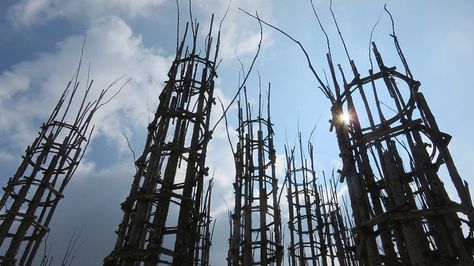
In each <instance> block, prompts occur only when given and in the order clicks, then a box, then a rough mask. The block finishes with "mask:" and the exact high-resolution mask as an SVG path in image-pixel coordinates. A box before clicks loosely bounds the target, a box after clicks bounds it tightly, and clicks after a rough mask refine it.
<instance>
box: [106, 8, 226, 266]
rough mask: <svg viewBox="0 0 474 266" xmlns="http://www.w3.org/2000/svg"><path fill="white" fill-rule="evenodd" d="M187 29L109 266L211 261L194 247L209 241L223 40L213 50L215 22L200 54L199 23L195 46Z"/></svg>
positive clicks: (194, 33)
mask: <svg viewBox="0 0 474 266" xmlns="http://www.w3.org/2000/svg"><path fill="white" fill-rule="evenodd" d="M192 20H193V19H192V17H191V21H192ZM188 25H189V24H187V26H186V30H185V32H184V37H183V39H182V41H181V43H180V44H179V46H178V47H177V49H176V57H175V59H174V61H173V63H172V65H171V68H170V71H169V72H168V78H169V80H168V81H167V82H166V86H165V87H164V88H163V91H162V92H161V95H160V103H159V105H158V109H157V111H156V113H155V117H154V119H153V121H152V122H151V123H150V124H149V125H148V136H147V139H146V143H145V148H144V150H143V154H142V155H141V156H140V157H139V158H138V159H137V161H136V167H137V172H136V174H135V176H134V179H133V183H132V188H131V190H130V194H129V196H128V197H127V199H126V200H125V201H124V202H123V203H122V210H123V212H124V214H123V220H122V222H121V223H120V225H119V229H118V231H117V240H116V244H115V248H114V250H113V251H112V253H111V254H110V255H109V256H107V257H106V258H105V259H104V264H105V265H126V266H130V265H157V264H160V265H192V264H193V262H196V263H198V264H199V263H201V262H202V261H205V260H207V259H208V258H207V257H208V256H207V255H205V256H204V257H203V256H202V254H201V251H199V252H198V251H196V246H197V245H198V246H199V245H202V236H203V234H204V235H206V237H207V233H205V232H202V230H206V229H205V226H202V225H203V223H204V224H206V223H207V222H208V221H207V219H208V218H206V215H208V214H209V212H208V210H209V206H208V207H207V210H206V211H205V213H203V212H202V211H203V209H202V204H203V200H205V199H203V198H202V195H203V186H204V177H205V176H207V175H208V168H207V167H206V166H205V160H206V152H207V144H208V142H209V140H210V138H211V132H210V130H209V126H210V115H211V107H212V105H213V104H214V97H213V93H214V79H215V78H216V58H217V54H218V49H219V36H218V37H217V42H216V47H215V49H213V47H212V45H213V41H214V39H213V37H212V20H211V26H210V28H209V33H208V35H207V37H206V40H205V42H204V45H205V47H204V50H203V51H202V52H203V54H200V53H201V52H200V50H199V49H198V47H197V44H198V43H197V40H198V28H199V24H195V23H193V22H191V33H192V35H191V44H190V46H187V45H186V40H187V38H186V36H187V33H188ZM206 245H207V244H206Z"/></svg>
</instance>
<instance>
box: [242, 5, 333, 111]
mask: <svg viewBox="0 0 474 266" xmlns="http://www.w3.org/2000/svg"><path fill="white" fill-rule="evenodd" d="M239 10H240V11H242V12H244V13H245V14H247V15H248V16H250V17H253V18H255V19H257V20H258V21H259V22H261V23H263V24H265V25H267V26H268V27H270V28H272V29H274V30H276V31H278V32H280V33H281V34H283V35H284V36H285V37H287V38H288V39H290V40H291V41H293V42H294V43H296V44H297V45H298V46H299V48H300V49H301V51H302V52H303V53H304V55H305V58H306V61H307V62H308V66H309V68H310V70H311V72H312V73H313V76H314V77H315V78H316V80H317V81H318V83H319V85H320V87H318V88H319V89H320V90H321V91H322V93H323V94H324V95H325V96H326V97H327V98H328V99H329V100H330V101H331V103H334V102H335V99H334V96H333V95H332V92H331V91H330V90H329V89H328V88H327V87H326V85H324V82H323V81H322V80H321V78H320V77H319V75H318V74H317V73H316V70H315V69H314V67H313V64H312V63H311V59H309V55H308V52H307V51H306V49H304V47H303V45H302V44H301V42H300V41H298V40H296V39H295V38H293V37H292V36H291V35H289V34H288V33H286V32H285V31H283V30H281V29H280V28H278V27H276V26H273V25H271V24H270V23H268V22H266V21H264V20H262V19H260V18H258V17H255V16H254V15H252V14H250V13H248V12H247V11H245V10H243V9H241V8H239Z"/></svg>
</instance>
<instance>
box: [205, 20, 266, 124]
mask: <svg viewBox="0 0 474 266" xmlns="http://www.w3.org/2000/svg"><path fill="white" fill-rule="evenodd" d="M255 13H256V12H255ZM256 18H257V20H258V24H259V26H260V40H259V42H258V46H257V52H256V53H255V56H254V57H253V60H252V63H251V64H250V68H249V70H248V71H247V74H246V75H245V78H244V80H243V81H242V84H241V85H240V86H239V89H238V90H237V92H236V93H235V96H234V98H232V101H230V103H229V105H228V106H227V107H226V108H225V111H224V112H223V114H222V116H221V117H220V118H219V119H218V120H217V122H216V124H215V125H214V127H212V130H211V131H210V132H214V130H215V129H216V128H217V126H218V125H219V123H220V122H221V121H222V119H223V118H224V116H225V115H226V114H227V112H228V111H229V108H230V107H231V106H232V104H233V103H234V102H235V100H236V99H237V97H238V96H239V94H240V91H241V90H242V88H243V87H245V83H246V82H247V79H248V77H249V76H250V73H251V72H252V69H253V66H254V64H255V61H256V60H257V57H258V55H259V53H260V48H261V46H262V40H263V28H262V23H261V20H260V19H259V18H258V13H256Z"/></svg>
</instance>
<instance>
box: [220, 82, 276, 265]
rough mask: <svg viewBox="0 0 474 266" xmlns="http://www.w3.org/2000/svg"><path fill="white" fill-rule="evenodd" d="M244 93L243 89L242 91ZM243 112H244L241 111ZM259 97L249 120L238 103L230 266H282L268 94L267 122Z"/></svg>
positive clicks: (248, 114)
mask: <svg viewBox="0 0 474 266" xmlns="http://www.w3.org/2000/svg"><path fill="white" fill-rule="evenodd" d="M244 91H245V89H244ZM243 108H245V110H243ZM263 112H264V111H262V97H261V95H260V96H259V105H258V113H257V114H256V117H252V111H251V107H250V105H249V103H248V102H247V95H246V93H245V105H244V106H243V107H242V106H241V105H240V101H239V126H238V129H237V132H238V143H237V146H236V150H235V153H234V162H235V168H236V174H235V183H234V192H235V207H234V213H233V214H232V228H231V232H230V233H231V236H230V239H229V241H230V249H229V257H228V258H227V260H228V264H229V265H281V263H282V258H283V247H282V244H281V242H282V239H281V218H280V207H279V204H278V201H277V196H278V195H277V194H278V179H277V178H276V176H275V160H276V157H275V149H274V147H273V134H274V132H273V129H272V123H271V119H270V91H269V93H268V105H267V118H264V117H263V115H264V113H263Z"/></svg>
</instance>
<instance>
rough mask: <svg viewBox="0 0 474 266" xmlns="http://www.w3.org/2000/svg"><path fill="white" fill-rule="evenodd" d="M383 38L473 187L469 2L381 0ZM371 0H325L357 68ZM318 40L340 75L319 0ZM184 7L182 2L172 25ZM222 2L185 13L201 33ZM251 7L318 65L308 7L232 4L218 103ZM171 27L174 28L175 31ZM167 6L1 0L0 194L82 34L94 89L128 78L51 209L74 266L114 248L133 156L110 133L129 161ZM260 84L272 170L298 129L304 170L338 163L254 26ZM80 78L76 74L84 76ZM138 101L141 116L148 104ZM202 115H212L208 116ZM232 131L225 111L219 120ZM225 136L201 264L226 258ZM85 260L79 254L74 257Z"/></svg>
mask: <svg viewBox="0 0 474 266" xmlns="http://www.w3.org/2000/svg"><path fill="white" fill-rule="evenodd" d="M386 3H387V6H388V8H389V9H390V11H391V12H392V14H393V15H394V17H395V22H396V31H397V34H398V37H399V40H400V42H401V46H402V48H403V49H404V52H405V56H406V57H407V60H408V63H409V65H410V67H411V69H412V72H413V74H414V76H415V79H417V80H419V81H421V83H422V87H421V90H422V91H423V92H424V94H425V96H426V98H427V100H428V102H429V104H430V106H431V108H432V110H433V112H434V114H435V116H436V117H437V120H438V123H439V125H440V127H441V129H442V130H444V131H445V132H447V133H449V134H451V135H453V140H452V141H451V144H450V147H451V151H452V153H453V156H454V159H455V160H456V162H457V166H458V168H459V170H460V173H461V175H462V176H463V177H464V179H466V180H468V181H470V183H472V181H473V178H472V177H473V176H474V168H473V167H472V163H473V162H474V158H473V155H472V151H471V149H472V147H474V139H473V138H472V137H471V136H472V134H471V132H472V130H473V122H474V118H473V115H474V110H473V107H472V105H471V101H472V99H473V96H474V95H473V94H474V90H473V85H472V81H471V79H470V78H471V77H472V74H473V73H474V49H473V48H472V43H473V41H474V17H473V16H472V14H473V13H474V2H472V1H469V0H463V1H461V0H460V1H451V2H448V1H439V0H437V1H427V0H424V1H408V0H398V1H387V2H386ZM383 4H384V3H383V2H381V1H375V0H371V1H369V0H360V1H342V0H334V10H335V12H336V16H337V18H338V20H339V24H340V27H341V29H342V32H343V34H344V37H345V40H346V43H347V44H348V48H349V52H350V54H351V56H352V58H353V59H354V60H355V61H356V63H357V65H358V68H359V70H360V71H361V73H363V74H364V73H367V69H368V68H369V61H368V43H369V37H370V31H371V29H372V26H373V25H374V23H375V22H376V21H377V18H378V16H379V13H380V11H381V9H382V8H383ZM315 5H316V8H317V10H318V13H319V15H320V16H321V19H322V22H323V24H324V25H325V27H326V30H327V31H328V33H329V35H330V40H331V44H332V50H333V55H334V59H335V61H336V63H341V64H342V65H343V67H344V68H345V69H348V66H347V64H346V60H345V57H344V54H343V53H342V52H343V50H342V46H341V44H340V42H339V39H338V37H337V31H336V29H335V27H334V24H333V23H332V18H331V17H330V13H329V9H328V8H329V1H326V0H324V1H315ZM186 6H187V1H181V8H182V12H181V14H182V21H183V20H184V18H183V17H184V16H185V10H184V8H186ZM226 6H227V1H219V0H207V1H205V0H199V1H198V0H196V1H193V8H194V15H195V16H196V17H198V19H199V21H200V22H201V23H202V24H203V25H204V26H205V25H207V24H208V23H209V19H210V14H211V13H212V12H214V13H215V14H216V18H219V19H220V17H221V16H222V15H223V14H224V11H225V8H226ZM238 7H241V8H243V9H245V10H248V11H250V12H254V11H258V12H259V15H260V17H262V18H263V19H265V20H267V21H269V22H271V23H273V24H274V25H278V26H279V27H281V28H282V29H284V30H286V31H287V32H288V33H290V34H292V35H293V36H294V37H295V38H297V39H298V40H300V41H301V42H302V43H303V45H304V46H305V47H306V49H307V50H308V52H309V53H310V56H311V59H312V60H313V63H314V64H315V66H316V68H317V71H319V72H322V69H323V68H326V64H325V63H324V62H325V53H326V43H325V39H324V38H323V37H324V36H323V35H322V33H321V31H320V29H319V27H318V25H317V22H316V20H315V18H314V16H313V13H312V11H311V6H310V4H309V1H290V0H279V1H271V0H261V1H251V0H235V1H233V2H232V4H231V10H230V13H229V16H228V18H227V20H226V21H225V23H224V26H223V40H222V46H221V58H222V59H223V61H222V64H221V66H220V72H219V78H218V80H217V89H216V95H218V96H219V97H220V98H221V99H222V100H223V101H224V102H228V101H229V99H231V98H232V97H233V94H234V93H235V91H236V88H237V84H238V81H239V73H238V70H239V68H240V66H239V64H238V61H237V56H238V57H239V58H241V59H242V61H243V63H244V65H245V66H246V67H248V66H249V64H250V62H251V59H252V57H253V55H254V53H255V51H256V45H257V42H258V37H259V33H258V31H259V30H258V24H257V23H256V22H255V21H254V20H252V19H251V18H249V17H248V16H246V15H244V14H242V13H241V12H239V11H238ZM181 26H183V25H181ZM175 27H176V7H175V3H174V1H164V0H138V1H127V0H105V1H93V0H82V1H80V0H69V1H58V0H21V1H12V0H7V1H2V3H0V34H1V36H2V37H1V38H0V59H1V60H0V111H1V113H2V115H1V116H0V181H1V184H2V185H4V184H5V183H6V180H7V179H8V178H9V177H10V176H11V175H12V174H13V173H14V171H15V170H16V167H17V165H18V164H19V160H20V156H21V155H22V153H23V152H24V149H25V148H26V146H27V145H29V144H30V143H31V142H32V141H33V138H34V137H35V136H36V133H37V131H38V128H39V126H40V125H41V122H42V121H43V120H45V119H46V118H47V116H48V115H49V113H50V112H51V110H52V107H53V104H54V103H55V102H56V101H57V99H58V97H59V94H60V93H61V91H62V89H63V88H64V86H65V85H66V84H67V81H68V80H69V79H70V77H71V76H72V75H73V73H74V71H75V68H76V64H77V61H78V58H79V54H80V47H81V44H82V40H83V36H84V34H85V33H87V43H86V47H85V55H84V62H86V64H89V63H90V64H91V75H92V77H93V78H94V79H95V88H96V89H97V90H99V89H101V88H102V87H104V86H106V85H107V84H108V83H110V82H111V81H112V80H114V79H115V78H117V77H119V76H122V75H124V74H126V75H127V76H128V77H130V78H131V81H130V83H129V84H128V85H127V87H126V88H125V89H124V90H123V92H122V93H121V94H120V95H119V96H118V97H117V98H116V99H115V100H114V101H113V102H111V103H110V104H108V105H107V106H106V107H105V108H104V109H102V110H101V112H100V113H98V115H97V116H96V119H95V123H96V124H97V130H96V132H95V135H94V137H93V140H92V143H91V145H90V146H89V150H88V152H87V154H86V156H85V158H84V160H83V162H82V165H81V166H80V168H79V170H78V171H77V174H76V176H75V177H74V179H73V180H72V181H71V183H70V184H69V187H68V188H67V190H66V197H65V199H63V201H62V202H61V203H60V206H59V208H58V209H57V211H56V215H55V219H54V220H53V223H52V224H51V228H52V232H51V236H50V239H49V241H50V242H51V243H53V246H52V254H53V255H54V256H55V257H57V258H59V257H61V256H62V255H63V254H64V252H65V250H64V249H65V248H64V245H65V244H66V243H67V241H68V239H69V237H70V236H71V234H72V232H73V231H74V229H75V228H82V235H81V238H80V241H82V242H83V245H82V246H81V247H80V248H79V249H78V253H77V256H76V259H75V262H76V265H101V261H102V258H103V257H104V256H105V255H107V254H108V253H109V252H110V251H111V249H112V247H113V242H114V240H115V234H114V231H115V230H116V229H117V225H118V223H119V221H120V219H121V210H120V208H119V204H120V203H121V202H122V201H123V200H124V199H125V196H126V195H127V193H128V190H129V186H130V184H131V181H132V175H133V170H134V168H133V158H132V156H131V153H130V151H129V150H128V147H127V145H126V142H125V139H124V138H123V136H122V132H124V133H126V134H127V135H128V136H129V137H130V140H131V144H132V146H133V148H134V150H135V152H136V153H140V152H141V150H142V146H143V142H144V139H145V135H146V131H145V130H146V126H147V123H148V122H147V121H148V116H149V115H152V113H153V112H154V109H155V108H156V106H157V96H158V95H159V93H160V91H161V88H162V87H163V82H164V80H165V77H166V73H167V70H168V68H169V65H170V62H171V58H172V57H173V56H174V54H173V52H174V47H175V41H176V33H175ZM390 32H391V28H390V23H389V19H388V17H387V16H386V15H385V14H383V15H382V17H381V22H380V24H379V25H378V27H377V28H376V30H375V33H374V40H375V41H376V42H377V43H378V46H379V48H380V49H381V50H382V53H383V56H384V59H385V62H386V64H387V65H398V66H400V62H399V60H398V58H397V57H396V51H395V49H394V47H393V44H392V42H391V38H390V37H389V36H388V34H389V33H390ZM255 70H258V71H259V73H260V75H261V77H262V83H263V84H265V83H267V82H271V83H272V107H273V109H272V120H273V122H274V124H275V126H274V129H275V131H276V135H275V140H276V148H277V153H278V154H279V157H278V162H279V164H278V165H277V169H278V174H279V176H280V177H282V174H283V173H284V164H283V163H282V162H283V154H284V149H283V146H284V144H285V143H286V142H288V143H289V144H290V145H293V144H294V143H295V137H296V136H297V127H298V125H299V127H300V129H301V131H302V133H303V136H306V137H307V136H308V135H309V132H310V131H311V129H312V128H313V127H314V125H315V124H316V123H317V121H318V120H319V123H318V125H317V130H316V133H315V136H314V140H313V142H314V144H315V151H316V160H317V162H316V163H317V168H318V169H320V170H326V171H330V170H331V169H332V168H333V167H335V166H338V165H339V160H338V148H337V146H336V139H335V135H334V133H333V132H329V123H328V122H327V121H328V120H329V118H330V112H329V108H330V106H329V102H328V101H327V100H326V99H325V98H324V97H323V95H322V94H321V93H320V92H319V90H318V89H317V87H316V85H317V84H316V82H315V80H314V78H313V77H312V75H311V73H310V71H309V69H308V68H307V66H306V62H305V61H304V57H303V55H302V54H301V52H300V51H299V50H298V48H297V47H296V46H295V45H294V44H293V43H291V42H289V41H288V40H287V39H285V38H284V37H282V36H281V35H280V34H278V33H277V32H275V31H273V30H271V29H269V28H268V27H264V40H263V45H262V50H261V53H260V56H259V58H258V59H257V62H256V65H255ZM84 77H85V76H84V75H83V78H84ZM257 86H258V82H257V75H256V72H254V74H253V75H252V76H251V79H250V80H249V82H248V87H249V90H250V94H251V95H253V96H255V95H256V93H257V91H258V87H257ZM147 101H148V105H149V106H150V108H149V110H148V108H147ZM213 113H214V115H215V116H218V115H219V114H220V113H221V112H220V108H219V106H215V109H214V110H213ZM229 119H230V121H231V126H235V124H236V123H235V122H236V117H235V109H231V112H230V114H229ZM227 146H228V145H227V142H226V136H225V131H224V129H223V128H222V127H219V128H218V129H217V131H216V132H215V135H214V138H213V140H212V142H211V143H210V146H209V154H208V165H209V167H210V168H211V169H215V177H216V184H215V187H214V189H215V193H214V201H213V203H214V212H213V214H214V217H216V218H217V228H218V229H217V231H216V235H215V239H214V246H213V249H212V252H211V258H212V263H213V264H214V265H224V264H225V260H224V257H225V256H226V249H227V237H228V235H227V234H228V233H227V225H228V223H227V218H226V207H225V204H224V203H223V200H222V199H225V200H226V201H227V202H228V203H229V204H230V205H232V196H233V194H232V187H231V183H232V181H233V171H234V170H233V161H232V154H231V152H230V149H229V148H228V147H227ZM86 254H87V255H86Z"/></svg>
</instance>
